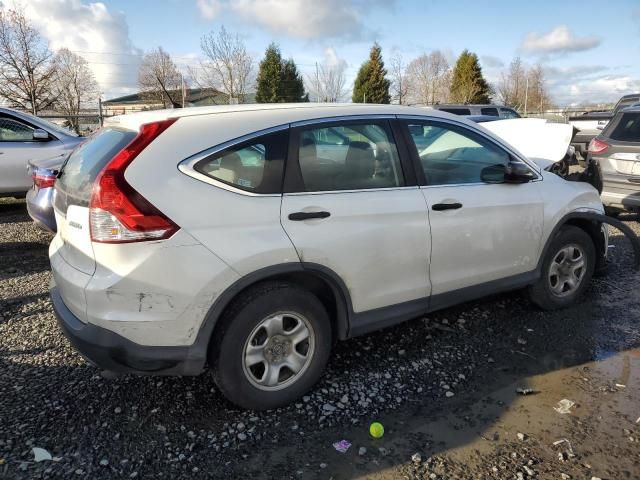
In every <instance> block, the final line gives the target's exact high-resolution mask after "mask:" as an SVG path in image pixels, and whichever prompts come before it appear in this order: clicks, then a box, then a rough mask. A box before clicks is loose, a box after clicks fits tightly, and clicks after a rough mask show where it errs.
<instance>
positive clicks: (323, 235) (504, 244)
mask: <svg viewBox="0 0 640 480" xmlns="http://www.w3.org/2000/svg"><path fill="white" fill-rule="evenodd" d="M54 207H55V212H56V220H57V223H58V226H59V230H58V233H57V235H56V236H55V238H54V239H53V241H52V243H51V247H50V257H51V265H52V269H53V277H54V286H53V287H52V291H51V296H52V299H53V305H54V308H55V310H56V313H57V315H58V318H59V321H60V325H61V327H62V329H63V330H64V332H65V334H66V335H67V336H68V337H69V339H70V341H71V342H72V343H73V344H74V345H75V347H76V348H77V349H78V350H79V351H80V352H82V354H83V355H84V356H85V357H86V358H87V359H89V360H90V361H91V362H93V363H95V364H96V365H98V366H99V367H100V368H103V369H105V370H109V371H117V372H137V373H147V374H174V375H195V374H198V373H200V372H201V371H202V370H203V369H204V367H205V364H206V363H208V365H209V366H210V367H211V369H212V371H213V374H214V376H215V379H216V381H217V384H218V385H219V388H220V389H221V390H222V392H223V393H224V394H225V395H226V396H227V398H228V399H229V400H231V401H232V402H234V403H236V404H238V405H240V406H242V407H246V408H251V409H268V408H273V407H277V406H280V405H284V404H286V403H288V402H291V401H292V400H294V399H295V398H297V397H299V396H301V395H302V394H303V393H304V392H306V391H307V390H309V388H310V387H311V386H312V385H313V384H314V383H315V382H316V381H317V380H318V378H319V377H320V375H321V374H322V371H323V369H324V366H325V364H326V362H327V360H328V358H329V354H330V350H331V346H332V344H333V343H334V341H336V340H343V339H346V338H349V337H352V336H355V335H360V334H363V333H366V332H370V331H373V330H376V329H379V328H383V327H386V326H389V325H393V324H395V323H398V322H401V321H404V320H408V319H411V318H414V317H416V316H419V315H423V314H425V313H427V312H430V311H433V310H437V309H441V308H444V307H447V306H449V305H453V304H457V303H460V302H464V301H467V300H470V299H472V298H477V297H481V296H484V295H487V294H490V293H494V292H498V291H505V290H510V289H516V288H521V287H527V286H528V287H529V291H530V294H531V298H532V300H533V302H534V303H536V304H537V305H539V306H540V307H542V308H545V309H550V308H559V307H564V306H566V305H569V304H571V303H573V302H574V301H575V300H576V299H577V298H578V297H579V296H580V294H581V293H582V292H583V291H584V289H585V288H586V287H587V283H588V282H589V279H590V278H591V275H592V273H593V272H594V269H596V268H599V267H601V266H602V265H603V262H604V261H605V255H606V250H607V236H606V233H604V232H605V230H604V229H603V228H602V224H601V221H602V216H601V213H602V212H603V208H602V204H601V202H600V198H599V196H598V192H597V191H596V190H595V189H594V188H593V187H592V186H591V185H588V184H586V183H579V182H568V181H566V180H563V179H562V178H560V177H558V176H556V175H555V174H552V173H549V172H545V171H541V170H540V169H539V168H538V167H537V166H536V165H535V163H532V162H531V161H530V160H529V159H527V158H524V157H523V156H522V155H521V154H520V153H519V152H518V151H516V150H515V149H514V148H513V147H511V146H510V145H508V144H506V143H505V142H503V141H502V140H500V139H499V138H498V137H496V136H495V135H493V134H491V133H490V132H488V131H487V130H486V129H484V128H483V127H482V126H480V125H477V124H475V123H472V122H469V121H467V120H465V119H464V118H461V117H456V116H454V115H450V114H447V113H442V112H438V111H435V110H434V111H427V110H424V109H420V108H409V107H402V106H390V105H389V106H382V105H336V104H333V105H322V104H297V105H271V106H264V105H262V106H261V105H243V106H225V107H211V108H209V107H206V108H188V109H183V110H164V111H155V112H145V113H140V114H135V115H127V116H123V117H120V118H118V119H116V120H115V121H114V122H111V123H110V125H109V126H107V127H105V128H103V129H102V130H101V131H100V132H99V133H98V134H96V135H95V136H94V137H93V138H92V140H90V141H89V142H87V143H85V144H84V145H82V147H80V148H78V149H76V150H75V151H74V153H73V154H72V155H71V156H70V158H69V159H68V161H67V163H66V164H65V166H64V167H63V169H62V173H61V174H60V177H59V178H58V180H57V182H56V192H55V198H54Z"/></svg>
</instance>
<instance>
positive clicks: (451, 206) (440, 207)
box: [431, 202, 462, 212]
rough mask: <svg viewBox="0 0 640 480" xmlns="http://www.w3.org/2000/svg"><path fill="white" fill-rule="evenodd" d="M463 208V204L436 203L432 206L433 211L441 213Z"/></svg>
mask: <svg viewBox="0 0 640 480" xmlns="http://www.w3.org/2000/svg"><path fill="white" fill-rule="evenodd" d="M459 208H462V204H461V203H457V202H456V203H435V204H433V205H432V207H431V210H435V211H436V212H441V211H442V210H457V209H459Z"/></svg>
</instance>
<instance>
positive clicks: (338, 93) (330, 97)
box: [307, 60, 347, 103]
mask: <svg viewBox="0 0 640 480" xmlns="http://www.w3.org/2000/svg"><path fill="white" fill-rule="evenodd" d="M346 68H347V65H346V63H345V62H344V61H341V62H333V63H331V62H329V61H326V60H325V61H324V62H323V63H322V64H320V65H318V64H317V63H316V70H315V72H314V73H313V74H311V75H307V83H308V85H307V90H308V91H309V96H310V98H311V99H315V100H316V101H318V102H330V103H335V102H340V101H342V100H344V98H345V96H346V95H347V91H346V89H345V84H346V82H347V78H346V76H345V70H346Z"/></svg>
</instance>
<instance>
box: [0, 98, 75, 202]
mask: <svg viewBox="0 0 640 480" xmlns="http://www.w3.org/2000/svg"><path fill="white" fill-rule="evenodd" d="M83 140H84V138H83V137H80V136H78V135H76V134H75V133H73V132H71V131H69V130H66V129H64V128H62V127H60V126H58V125H55V124H53V123H51V122H48V121H47V120H44V119H42V118H38V117H35V116H33V115H30V114H27V113H23V112H18V111H16V110H13V109H10V108H0V197H8V196H9V197H11V196H15V197H23V196H24V195H25V193H26V192H27V190H29V188H30V187H31V185H32V179H31V176H30V175H29V172H28V171H27V165H28V164H29V162H30V161H31V162H37V161H39V160H44V159H49V158H54V157H60V163H62V160H63V158H64V156H65V155H66V154H68V153H69V152H70V151H71V150H73V148H74V147H75V146H76V145H77V144H78V143H80V142H82V141H83Z"/></svg>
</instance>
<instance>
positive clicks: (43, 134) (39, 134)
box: [33, 128, 49, 140]
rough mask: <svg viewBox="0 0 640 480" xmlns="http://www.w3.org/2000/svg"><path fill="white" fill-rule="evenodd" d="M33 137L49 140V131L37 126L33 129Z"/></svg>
mask: <svg viewBox="0 0 640 480" xmlns="http://www.w3.org/2000/svg"><path fill="white" fill-rule="evenodd" d="M33 139H34V140H49V133H48V132H47V131H46V130H42V129H41V128H36V129H34V130H33Z"/></svg>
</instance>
